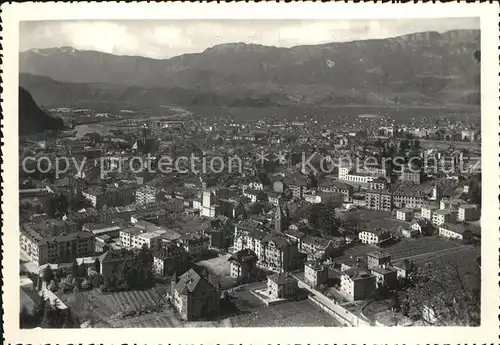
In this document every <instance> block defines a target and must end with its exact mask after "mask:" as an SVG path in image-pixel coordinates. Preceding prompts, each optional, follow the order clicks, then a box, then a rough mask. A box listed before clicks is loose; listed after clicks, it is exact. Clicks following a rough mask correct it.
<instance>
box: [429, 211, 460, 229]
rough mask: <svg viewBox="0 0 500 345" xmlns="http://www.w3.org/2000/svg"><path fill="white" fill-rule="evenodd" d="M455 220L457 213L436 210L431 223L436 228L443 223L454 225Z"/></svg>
mask: <svg viewBox="0 0 500 345" xmlns="http://www.w3.org/2000/svg"><path fill="white" fill-rule="evenodd" d="M456 219H457V212H456V211H453V210H450V209H441V210H437V211H436V212H434V214H433V215H432V223H433V224H434V225H437V226H439V225H441V224H444V223H455V222H456Z"/></svg>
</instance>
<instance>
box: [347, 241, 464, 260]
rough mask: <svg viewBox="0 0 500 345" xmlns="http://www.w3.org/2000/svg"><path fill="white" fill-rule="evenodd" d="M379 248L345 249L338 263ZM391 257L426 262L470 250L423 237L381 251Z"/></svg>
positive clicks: (357, 247)
mask: <svg viewBox="0 0 500 345" xmlns="http://www.w3.org/2000/svg"><path fill="white" fill-rule="evenodd" d="M378 250H379V248H378V247H377V246H375V245H371V244H359V245H356V246H354V247H350V248H347V249H346V250H345V252H344V253H343V254H342V256H340V257H339V258H338V260H340V261H345V260H349V259H350V258H351V256H352V257H357V256H364V255H366V254H368V253H370V252H373V251H378ZM383 250H384V251H386V252H388V253H389V254H391V255H392V261H393V262H397V261H398V260H399V261H400V260H403V259H409V260H412V261H416V259H419V260H424V261H425V260H426V257H429V258H431V257H432V256H433V255H437V254H439V253H441V252H443V253H444V252H450V253H453V252H460V251H468V250H471V248H470V247H469V246H463V245H462V244H460V243H458V242H453V241H449V240H445V239H443V238H441V237H438V236H423V237H419V238H417V239H408V238H403V239H401V241H399V242H397V243H395V244H393V245H392V246H389V247H386V248H384V249H383Z"/></svg>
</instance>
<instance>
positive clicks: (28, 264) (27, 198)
mask: <svg viewBox="0 0 500 345" xmlns="http://www.w3.org/2000/svg"><path fill="white" fill-rule="evenodd" d="M389 7H390V6H389ZM442 15H443V16H442V17H440V18H435V17H433V18H424V17H421V18H407V17H405V18H375V19H373V18H364V17H363V18H360V19H356V18H332V19H321V18H320V19H308V18H304V19H182V20H180V19H120V20H117V19H109V20H108V19H85V20H83V19H71V20H70V19H68V20H26V21H22V20H21V21H19V28H18V29H19V37H18V52H17V56H18V58H17V59H18V61H17V62H18V73H17V74H18V75H17V78H18V80H17V83H18V86H17V89H18V99H17V102H18V108H17V109H18V136H17V135H16V136H15V139H14V140H15V141H17V145H18V146H17V147H18V156H17V162H18V168H17V170H15V169H14V168H13V166H9V167H8V169H9V170H11V173H12V174H14V173H15V174H17V181H18V186H17V190H18V195H17V196H14V195H9V196H8V198H9V199H11V200H13V199H18V204H16V205H18V217H19V218H18V230H19V233H18V234H19V235H18V236H17V237H16V242H17V245H19V249H18V250H17V251H18V255H19V264H17V261H16V260H15V257H13V258H10V259H9V260H10V263H7V264H10V265H12V266H13V265H18V275H19V281H20V286H19V294H20V295H19V300H17V299H16V301H15V302H16V304H17V303H19V305H18V311H19V328H20V330H43V329H47V328H48V329H53V331H52V332H55V330H54V329H62V328H73V329H81V328H87V329H90V328H98V329H109V328H122V329H130V328H148V329H151V328H191V327H195V328H235V327H236V328H260V327H272V328H290V329H294V328H300V327H321V328H324V327H333V328H334V329H339V328H349V327H395V328H397V327H410V328H411V327H424V328H423V329H425V328H435V327H474V328H475V327H481V325H483V326H484V322H485V319H484V317H485V312H484V310H483V312H482V308H481V306H482V305H483V307H484V302H483V304H482V303H481V301H482V300H483V301H484V299H485V296H488V295H485V293H487V292H485V291H487V290H486V288H485V286H484V281H483V279H484V274H482V272H483V273H484V269H483V268H482V267H483V265H482V260H481V258H482V257H483V263H484V262H485V260H486V261H488V260H489V261H492V260H496V261H495V262H496V263H497V261H498V248H496V249H495V248H492V252H491V251H490V253H489V254H488V255H490V256H489V259H485V255H486V254H485V253H486V249H484V248H483V245H488V244H487V243H486V244H484V242H485V241H481V238H482V234H484V229H486V233H490V235H493V237H498V236H497V232H496V231H497V230H496V229H495V227H496V228H498V227H497V226H496V220H498V210H495V207H493V211H490V212H487V213H485V209H484V207H488V206H487V205H484V204H485V203H487V204H489V207H490V208H489V210H491V207H492V205H493V204H492V203H491V200H492V198H491V197H490V196H486V195H485V193H486V194H489V193H488V191H491V192H492V193H495V195H492V197H493V200H494V199H498V198H497V197H496V195H497V194H498V186H495V185H494V184H492V183H491V182H489V184H488V185H487V186H488V187H485V186H486V183H487V182H485V180H484V179H485V177H484V176H482V169H481V168H482V167H483V168H484V164H483V163H484V161H485V160H484V154H485V152H489V153H492V152H493V151H492V150H495V151H494V152H493V155H492V156H491V157H492V158H493V160H495V161H497V160H498V155H497V154H496V153H495V152H497V151H498V147H496V148H495V147H493V149H492V150H489V151H488V149H485V147H484V146H485V145H487V143H486V142H485V138H486V134H485V133H484V131H485V130H484V128H485V127H484V121H485V119H484V116H485V115H484V109H485V106H484V104H483V103H484V102H485V99H486V96H484V95H483V94H482V92H481V91H483V92H484V89H482V88H481V83H482V78H485V76H484V73H483V75H482V74H481V71H482V68H481V66H482V59H481V56H482V55H481V52H482V51H483V52H484V49H485V48H484V46H482V44H481V41H482V40H481V38H482V35H483V34H484V33H483V31H482V30H481V28H482V24H481V20H482V19H481V18H480V17H479V16H461V17H457V16H453V17H446V16H445V13H443V14H442ZM493 45H495V44H493ZM493 55H494V54H493ZM483 60H484V54H483ZM493 72H494V71H493ZM483 85H484V84H483ZM492 91H494V92H493V94H492V96H493V98H494V97H496V98H498V97H497V96H495V95H497V91H498V90H492ZM490 114H491V112H490ZM482 116H483V119H482ZM492 121H494V122H495V123H492V126H497V123H496V121H498V116H496V117H495V116H493V118H492ZM482 125H483V126H482ZM6 131H8V129H7V127H4V128H3V132H4V135H5V133H6ZM12 135H14V134H12ZM495 135H496V134H495ZM489 139H490V144H492V145H496V146H498V138H489ZM491 139H494V140H491ZM495 140H496V141H495ZM4 152H5V151H4ZM495 157H496V158H495ZM488 159H490V158H488ZM489 166H491V164H490V165H489ZM497 168H498V167H497ZM3 169H4V171H5V169H6V167H5V164H4V168H3ZM494 175H498V171H497V172H496V173H495V174H494ZM11 188H16V186H14V187H12V186H11ZM485 188H489V190H488V189H485ZM496 201H497V202H498V200H496ZM5 202H6V199H5V197H4V204H5ZM7 202H8V199H7ZM16 203H17V201H16ZM491 212H497V213H496V214H495V213H491ZM14 213H15V212H14ZM10 216H16V215H15V214H11V215H10ZM485 217H488V218H487V219H486V218H485ZM495 218H496V220H495ZM488 219H489V220H492V223H485V221H486V220H488ZM488 224H489V225H488ZM8 230H14V229H8ZM16 231H17V230H16ZM14 232H15V231H14ZM495 234H496V235H495ZM485 236H488V234H485ZM490 238H491V236H490V237H487V238H486V242H488V241H489V239H490ZM482 242H483V244H482ZM490 243H491V244H494V243H493V242H490ZM495 243H496V242H495ZM13 246H15V244H13ZM495 253H496V254H495ZM16 254H17V253H16ZM493 264H494V265H497V264H495V263H493ZM3 265H4V266H5V265H6V262H5V258H4V259H3ZM497 266H498V265H497ZM489 267H491V266H489ZM497 269H498V267H497ZM16 271H17V269H16ZM16 274H17V273H16ZM492 276H494V277H497V278H498V274H496V273H495V272H493V274H492ZM482 278H483V279H482ZM497 278H496V279H497ZM497 280H498V279H497ZM482 282H483V285H482ZM490 282H491V281H490ZM12 284H14V283H12ZM493 285H495V286H493ZM497 285H498V284H496V283H493V284H492V286H491V289H490V290H489V291H490V293H491V292H493V295H498V291H497V290H498V286H497ZM495 289H496V290H495ZM495 291H496V292H495ZM497 297H498V296H497ZM4 298H5V296H4ZM495 298H496V297H495ZM18 301H19V302H18ZM495 301H496V299H495ZM486 304H488V302H486ZM494 307H496V306H494ZM488 317H489V316H488ZM15 318H17V315H16V316H15ZM487 322H498V320H496V321H495V320H492V319H490V321H487ZM332 332H335V330H332ZM423 332H425V331H423ZM54 334H55V333H54ZM200 341H201V340H200Z"/></svg>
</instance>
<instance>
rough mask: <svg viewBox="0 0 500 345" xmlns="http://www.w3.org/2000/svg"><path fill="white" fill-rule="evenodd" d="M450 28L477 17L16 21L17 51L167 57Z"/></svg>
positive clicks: (473, 23)
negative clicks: (229, 46) (226, 47)
mask: <svg viewBox="0 0 500 345" xmlns="http://www.w3.org/2000/svg"><path fill="white" fill-rule="evenodd" d="M454 29H479V18H449V19H435V18H434V19H403V20H266V21H264V20H217V21H215V20H212V21H211V20H148V21H145V20H143V21H139V20H137V21H128V20H127V21H125V20H123V21H116V20H115V21H33V22H21V24H20V50H21V51H25V50H28V49H32V48H49V47H59V46H72V47H74V48H77V49H88V50H98V51H103V52H107V53H113V54H118V55H141V56H149V57H154V58H168V57H172V56H175V55H180V54H185V53H197V52H201V51H203V50H205V49H206V48H208V47H212V46H214V45H217V44H222V43H231V42H245V43H258V44H264V45H274V46H279V47H291V46H295V45H301V44H320V43H328V42H342V41H352V40H360V39H368V38H385V37H393V36H398V35H403V34H407V33H414V32H421V31H438V32H444V31H448V30H454Z"/></svg>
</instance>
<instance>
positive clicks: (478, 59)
mask: <svg viewBox="0 0 500 345" xmlns="http://www.w3.org/2000/svg"><path fill="white" fill-rule="evenodd" d="M474 59H476V61H477V63H480V62H481V51H480V50H476V51H475V52H474Z"/></svg>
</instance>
